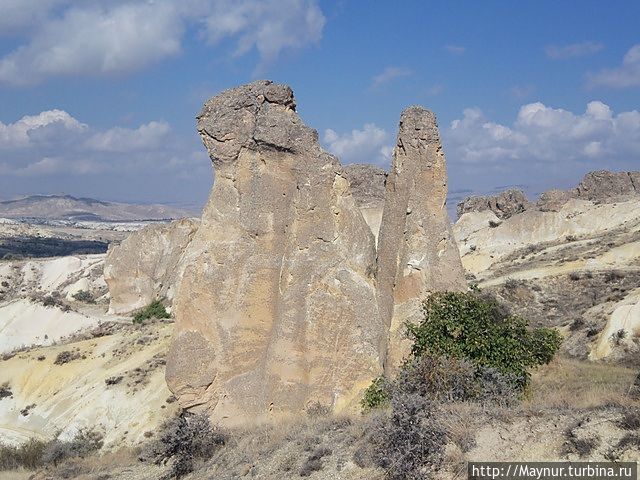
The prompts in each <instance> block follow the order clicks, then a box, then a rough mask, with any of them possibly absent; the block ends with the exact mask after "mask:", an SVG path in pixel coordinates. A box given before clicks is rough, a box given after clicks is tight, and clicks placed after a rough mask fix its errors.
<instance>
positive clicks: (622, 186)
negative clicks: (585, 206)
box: [575, 170, 640, 202]
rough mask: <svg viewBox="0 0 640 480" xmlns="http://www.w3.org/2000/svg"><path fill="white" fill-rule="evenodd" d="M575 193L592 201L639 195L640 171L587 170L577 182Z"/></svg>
mask: <svg viewBox="0 0 640 480" xmlns="http://www.w3.org/2000/svg"><path fill="white" fill-rule="evenodd" d="M575 195H576V196H577V197H578V198H583V199H585V200H591V201H594V202H607V201H614V200H617V199H620V198H621V197H629V196H635V195H640V172H609V171H607V170H598V171H595V172H589V173H587V174H586V175H585V176H584V178H583V179H582V181H581V182H580V183H579V184H578V186H577V188H576V189H575Z"/></svg>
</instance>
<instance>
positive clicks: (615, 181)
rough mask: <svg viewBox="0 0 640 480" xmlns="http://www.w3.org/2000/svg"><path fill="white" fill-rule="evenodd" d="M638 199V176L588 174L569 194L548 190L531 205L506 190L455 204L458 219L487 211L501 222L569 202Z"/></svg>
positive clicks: (603, 172)
mask: <svg viewBox="0 0 640 480" xmlns="http://www.w3.org/2000/svg"><path fill="white" fill-rule="evenodd" d="M639 195H640V172H610V171H607V170H598V171H594V172H589V173H587V174H586V175H585V176H584V178H583V179H582V181H581V182H580V183H579V184H578V186H577V187H575V188H572V189H569V190H558V189H553V190H548V191H546V192H544V193H542V194H541V195H540V197H539V198H538V200H537V201H536V202H533V203H532V202H530V201H529V200H528V199H527V197H526V196H525V194H524V193H523V192H522V191H521V190H515V189H511V190H506V191H504V192H501V193H499V194H497V195H489V196H474V197H467V198H465V199H464V200H463V201H462V202H460V203H459V204H458V207H457V213H458V218H460V217H461V216H462V215H464V214H465V213H468V212H482V211H485V210H489V211H491V212H493V213H494V214H495V215H496V216H497V217H498V218H500V219H507V218H509V217H512V216H513V215H517V214H519V213H522V212H524V211H525V210H539V211H542V212H549V211H552V212H557V211H559V210H560V209H561V208H562V207H563V206H564V205H565V204H566V203H567V202H569V201H570V200H571V199H574V198H575V199H579V200H589V201H592V202H594V203H613V202H619V201H625V200H628V199H630V198H632V197H635V196H639Z"/></svg>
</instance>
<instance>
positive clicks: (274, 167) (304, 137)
mask: <svg viewBox="0 0 640 480" xmlns="http://www.w3.org/2000/svg"><path fill="white" fill-rule="evenodd" d="M198 131H199V133H200V135H201V137H202V140H203V142H204V144H205V146H206V148H207V150H208V152H209V156H210V157H211V160H212V162H213V165H214V168H215V175H216V178H215V183H214V187H213V190H212V192H211V196H210V198H209V202H208V204H207V205H206V207H205V209H204V212H203V217H202V223H201V226H200V228H199V229H198V232H197V233H196V235H195V237H194V239H193V241H192V242H191V243H190V244H189V246H188V248H187V250H186V253H185V257H184V258H185V262H186V264H187V265H188V266H187V268H186V269H185V273H184V276H183V280H182V283H181V285H180V288H179V291H178V295H177V297H176V300H175V311H176V316H177V323H176V329H175V333H174V339H173V342H172V346H171V350H170V353H169V357H168V362H167V370H166V379H167V383H168V385H169V387H170V389H171V390H172V391H173V392H174V393H175V394H176V396H177V397H178V400H179V402H180V405H181V406H183V407H186V408H191V409H195V410H204V411H207V412H208V413H209V414H210V415H211V417H212V418H213V419H215V420H217V421H221V422H223V423H226V424H239V423H247V422H256V421H262V420H268V419H270V418H278V417H280V416H283V415H286V414H289V413H296V412H301V411H303V410H304V409H305V408H306V406H307V405H308V404H310V403H311V402H316V401H317V402H320V403H322V404H324V405H327V406H331V407H332V408H333V409H334V410H336V411H340V410H343V409H345V408H349V407H354V408H357V404H358V401H359V399H360V398H361V394H362V391H363V389H364V388H365V387H367V386H368V385H369V384H370V382H371V379H372V378H374V377H376V376H377V375H379V374H380V373H381V372H382V364H383V360H384V346H385V341H386V330H385V327H384V325H383V323H382V321H381V319H380V316H379V314H378V310H377V304H376V300H375V284H374V278H373V277H374V273H375V243H374V237H373V235H372V233H371V231H370V230H369V227H368V226H367V224H366V223H365V221H364V219H363V217H362V215H361V214H360V211H359V210H358V207H357V205H356V203H355V201H354V199H353V197H352V195H351V193H350V189H349V182H348V180H347V179H346V178H345V176H344V173H343V171H342V167H341V166H340V164H339V162H338V161H337V159H336V158H335V157H333V156H331V155H329V154H327V153H325V152H324V151H323V150H322V149H321V148H320V146H319V144H318V139H317V132H316V131H315V130H312V129H310V128H308V127H306V126H305V125H304V124H303V123H302V121H301V120H300V118H299V117H298V115H297V113H296V111H295V101H294V97H293V93H292V91H291V89H290V88H289V87H287V86H285V85H278V84H274V83H271V82H268V81H257V82H253V83H251V84H248V85H245V86H242V87H238V88H234V89H231V90H227V91H225V92H222V93H221V94H220V95H218V96H216V97H214V98H212V99H210V100H209V101H207V102H206V104H205V105H204V107H203V109H202V112H201V113H200V115H199V116H198Z"/></svg>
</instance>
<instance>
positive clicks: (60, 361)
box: [53, 350, 80, 365]
mask: <svg viewBox="0 0 640 480" xmlns="http://www.w3.org/2000/svg"><path fill="white" fill-rule="evenodd" d="M79 358H80V354H79V353H78V352H72V351H69V350H65V351H63V352H60V353H59V354H58V355H57V356H56V359H55V360H54V362H53V364H54V365H64V364H65V363H69V362H72V361H74V360H77V359H79Z"/></svg>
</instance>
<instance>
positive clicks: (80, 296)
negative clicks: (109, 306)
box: [73, 290, 96, 304]
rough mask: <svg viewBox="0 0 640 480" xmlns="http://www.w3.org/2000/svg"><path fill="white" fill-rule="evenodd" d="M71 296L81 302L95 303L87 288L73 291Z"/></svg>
mask: <svg viewBox="0 0 640 480" xmlns="http://www.w3.org/2000/svg"><path fill="white" fill-rule="evenodd" d="M73 298H74V299H75V300H77V301H78V302H82V303H90V304H93V303H96V300H95V298H94V297H93V294H92V293H91V292H89V291H88V290H80V291H79V292H77V293H74V294H73Z"/></svg>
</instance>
